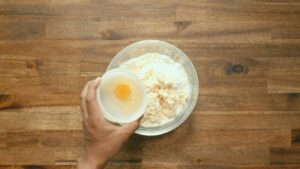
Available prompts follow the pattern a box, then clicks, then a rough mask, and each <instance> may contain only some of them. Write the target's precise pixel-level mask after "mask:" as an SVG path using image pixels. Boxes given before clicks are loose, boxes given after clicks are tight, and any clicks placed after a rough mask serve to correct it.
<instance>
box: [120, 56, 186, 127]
mask: <svg viewBox="0 0 300 169" xmlns="http://www.w3.org/2000/svg"><path fill="white" fill-rule="evenodd" d="M120 68H123V69H127V70H130V71H132V72H133V73H135V74H136V75H137V76H139V78H141V79H142V80H143V82H144V85H145V88H146V92H147V97H148V99H147V100H148V103H147V109H146V112H145V114H144V117H143V119H142V122H141V125H142V126H143V127H156V126H161V125H163V124H165V123H168V122H170V121H173V120H175V118H176V116H177V115H178V114H179V113H181V110H182V109H183V108H184V105H186V103H187V101H188V100H189V99H190V97H191V84H190V83H189V79H188V76H187V73H186V71H185V69H184V68H183V66H182V65H180V64H178V63H176V62H175V61H173V60H172V59H171V58H170V57H168V56H166V55H161V54H158V53H147V54H144V55H141V56H139V57H136V58H133V59H130V60H128V61H126V62H124V63H123V64H121V65H120Z"/></svg>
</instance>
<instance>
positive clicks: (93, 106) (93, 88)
mask: <svg viewBox="0 0 300 169" xmlns="http://www.w3.org/2000/svg"><path fill="white" fill-rule="evenodd" d="M99 83H100V78H96V79H95V80H93V81H92V82H91V83H89V84H88V87H87V91H86V99H85V102H86V108H87V112H88V116H89V117H91V118H92V119H99V118H101V119H102V118H103V117H102V114H101V111H100V109H99V106H98V103H97V99H96V92H97V88H98V86H99Z"/></svg>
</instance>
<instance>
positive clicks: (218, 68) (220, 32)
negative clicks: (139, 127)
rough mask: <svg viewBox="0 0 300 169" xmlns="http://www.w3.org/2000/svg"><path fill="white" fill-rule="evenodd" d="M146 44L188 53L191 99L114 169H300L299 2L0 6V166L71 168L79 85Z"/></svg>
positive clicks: (77, 136)
mask: <svg viewBox="0 0 300 169" xmlns="http://www.w3.org/2000/svg"><path fill="white" fill-rule="evenodd" d="M143 39H160V40H164V41H168V42H170V43H172V44H174V45H176V46H178V47H179V48H180V49H182V50H183V51H184V52H186V53H187V55H188V56H189V57H190V59H191V60H192V62H193V63H194V65H195V67H196V69H197V72H198V76H199V79H200V94H199V98H198V103H197V106H196V108H195V110H194V112H193V114H192V115H191V116H190V117H189V119H188V120H187V121H186V122H185V123H184V124H183V125H182V126H181V127H179V128H178V129H176V130H175V131H173V132H171V133H169V134H166V135H163V136H159V137H143V136H138V135H134V136H132V137H131V138H130V140H129V141H128V143H127V144H126V145H125V147H124V148H123V149H122V151H121V152H120V153H119V154H118V155H117V156H116V157H115V158H114V159H113V160H112V162H111V163H110V165H109V167H108V168H109V169H116V168H122V169H124V168H125V169H133V168H134V169H140V168H143V169H154V168H155V169H265V168H268V169H298V168H300V94H299V93H300V1H298V0H288V1H285V0H251V1H250V0H242V1H229V0H211V1H205V0H202V1H200V0H190V1H184V0H164V1H159V0H148V1H147V0H124V1H119V0H0V109H1V110H0V165H2V166H1V167H0V168H1V169H12V168H14V169H16V168H18V169H19V168H26V169H28V168H43V169H45V168H46V169H48V168H49V169H50V168H57V169H58V168H59V169H64V168H66V169H67V168H74V165H75V164H76V159H77V158H78V157H79V156H80V155H81V154H82V147H83V141H82V125H81V113H80V109H79V106H78V104H79V93H80V91H81V89H82V87H83V85H84V84H85V83H86V82H87V81H88V80H90V79H93V78H95V77H96V76H100V75H102V74H103V73H104V71H105V69H106V67H107V65H108V64H109V62H110V61H111V59H112V58H113V56H114V55H115V54H116V53H117V52H118V51H120V50H121V49H122V48H124V47H125V46H127V45H129V44H130V43H132V42H135V41H138V40H143ZM32 165H38V166H32Z"/></svg>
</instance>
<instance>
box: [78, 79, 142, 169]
mask: <svg viewBox="0 0 300 169" xmlns="http://www.w3.org/2000/svg"><path fill="white" fill-rule="evenodd" d="M99 83H100V79H99V78H97V79H95V80H93V81H89V82H88V83H87V84H86V85H85V87H84V88H83V90H82V93H81V101H80V107H81V111H82V123H83V131H84V142H85V146H84V149H85V154H84V155H83V156H82V157H81V158H80V159H79V160H78V168H79V169H96V168H97V169H99V168H104V166H105V165H106V163H107V162H108V161H109V160H110V159H111V158H112V157H113V156H114V155H115V154H116V153H117V152H118V151H119V150H120V148H121V147H122V145H123V144H124V142H125V141H126V140H127V139H128V138H129V137H130V135H132V134H133V132H134V131H135V130H136V129H137V128H138V127H139V123H140V120H137V121H134V122H132V123H129V124H126V125H123V126H116V125H113V124H111V123H109V122H107V121H105V119H104V117H103V116H102V114H101V112H100V109H99V107H98V103H97V101H96V90H97V87H98V85H99Z"/></svg>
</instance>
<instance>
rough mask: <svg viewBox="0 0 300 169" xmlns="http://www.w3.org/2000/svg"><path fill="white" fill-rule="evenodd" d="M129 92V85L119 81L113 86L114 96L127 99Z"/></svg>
mask: <svg viewBox="0 0 300 169" xmlns="http://www.w3.org/2000/svg"><path fill="white" fill-rule="evenodd" d="M130 94H131V90H130V88H129V86H128V85H127V84H125V83H119V84H117V86H116V87H115V96H116V97H117V98H118V99H120V100H123V101H125V100H127V99H128V98H129V96H130Z"/></svg>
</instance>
